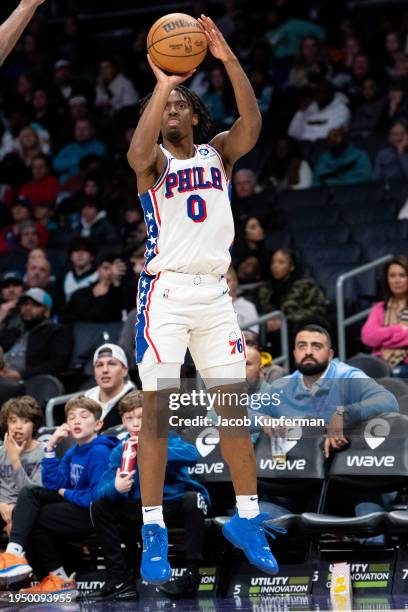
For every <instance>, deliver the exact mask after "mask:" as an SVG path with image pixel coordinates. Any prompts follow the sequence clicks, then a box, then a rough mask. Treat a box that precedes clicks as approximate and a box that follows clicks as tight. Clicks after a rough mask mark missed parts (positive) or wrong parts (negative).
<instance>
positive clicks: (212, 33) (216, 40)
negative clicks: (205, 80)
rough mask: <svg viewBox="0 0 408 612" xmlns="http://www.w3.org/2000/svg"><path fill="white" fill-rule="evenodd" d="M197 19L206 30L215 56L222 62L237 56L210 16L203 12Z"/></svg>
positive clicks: (209, 45)
mask: <svg viewBox="0 0 408 612" xmlns="http://www.w3.org/2000/svg"><path fill="white" fill-rule="evenodd" d="M197 21H198V23H199V24H200V26H201V27H202V28H203V30H204V34H205V36H206V38H207V43H208V48H209V50H210V51H211V53H212V55H213V56H214V57H216V58H217V59H219V60H221V61H222V62H226V61H228V60H229V59H232V58H233V57H235V56H234V54H233V52H232V50H231V47H230V46H229V45H228V43H227V41H226V40H225V38H224V37H223V35H222V34H221V32H220V31H219V29H218V28H217V26H216V25H215V23H214V22H213V20H212V19H211V18H210V17H206V15H203V14H201V17H198V19H197Z"/></svg>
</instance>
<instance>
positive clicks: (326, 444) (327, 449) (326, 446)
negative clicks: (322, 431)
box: [323, 438, 330, 459]
mask: <svg viewBox="0 0 408 612" xmlns="http://www.w3.org/2000/svg"><path fill="white" fill-rule="evenodd" d="M323 450H324V456H325V457H326V459H328V458H329V455H330V438H326V439H325V441H324V446H323Z"/></svg>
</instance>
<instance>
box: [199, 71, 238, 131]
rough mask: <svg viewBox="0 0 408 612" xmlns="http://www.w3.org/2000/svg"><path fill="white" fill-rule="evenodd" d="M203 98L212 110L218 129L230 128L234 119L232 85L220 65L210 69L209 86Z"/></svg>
mask: <svg viewBox="0 0 408 612" xmlns="http://www.w3.org/2000/svg"><path fill="white" fill-rule="evenodd" d="M202 100H203V102H204V103H205V105H206V106H207V107H208V109H209V110H210V113H211V117H212V120H213V121H214V123H215V124H216V126H217V129H220V130H225V129H228V127H229V126H231V123H233V121H234V115H233V112H232V107H231V86H230V84H229V79H228V78H227V77H226V76H225V74H224V71H223V70H222V69H221V68H219V66H213V67H212V68H211V69H210V70H209V72H208V87H207V90H206V92H205V93H203V94H202Z"/></svg>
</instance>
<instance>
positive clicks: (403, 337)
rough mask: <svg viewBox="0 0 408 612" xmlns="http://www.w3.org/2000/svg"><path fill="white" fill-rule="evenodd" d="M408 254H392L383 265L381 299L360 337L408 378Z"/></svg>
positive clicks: (395, 372)
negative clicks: (383, 282) (383, 286)
mask: <svg viewBox="0 0 408 612" xmlns="http://www.w3.org/2000/svg"><path fill="white" fill-rule="evenodd" d="M407 300H408V258H407V257H405V255H399V256H397V257H394V258H393V259H392V260H391V261H389V262H388V263H387V264H386V267H385V291H384V299H383V300H382V301H381V302H378V303H377V304H375V305H374V306H373V307H372V309H371V311H370V314H369V316H368V319H367V321H366V322H365V323H364V325H363V327H362V330H361V340H362V341H363V342H364V344H366V345H367V346H369V347H370V348H371V349H373V354H374V355H376V356H377V357H379V358H380V359H383V360H384V361H385V362H386V363H388V365H389V366H390V367H391V368H392V373H393V376H400V377H403V378H408V302H407Z"/></svg>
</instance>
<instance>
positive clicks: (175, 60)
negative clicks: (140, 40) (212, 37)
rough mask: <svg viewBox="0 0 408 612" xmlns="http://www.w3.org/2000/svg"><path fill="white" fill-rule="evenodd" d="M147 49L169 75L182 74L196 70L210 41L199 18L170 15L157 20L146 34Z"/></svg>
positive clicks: (156, 62)
mask: <svg viewBox="0 0 408 612" xmlns="http://www.w3.org/2000/svg"><path fill="white" fill-rule="evenodd" d="M147 50H148V52H149V54H150V57H151V58H152V60H153V61H154V63H155V64H156V65H157V66H158V67H159V68H162V69H163V70H166V72H170V73H172V74H183V73H184V72H190V70H193V68H196V67H197V66H198V65H199V64H200V63H201V62H202V61H203V59H204V57H205V54H206V53H207V39H206V37H205V34H204V32H203V30H202V28H201V26H200V24H199V23H198V21H197V19H194V17H191V16H190V15H185V14H184V13H171V14H169V15H165V16H164V17H161V18H160V19H158V20H157V21H156V22H155V23H154V24H153V25H152V27H151V28H150V30H149V33H148V35H147Z"/></svg>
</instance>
